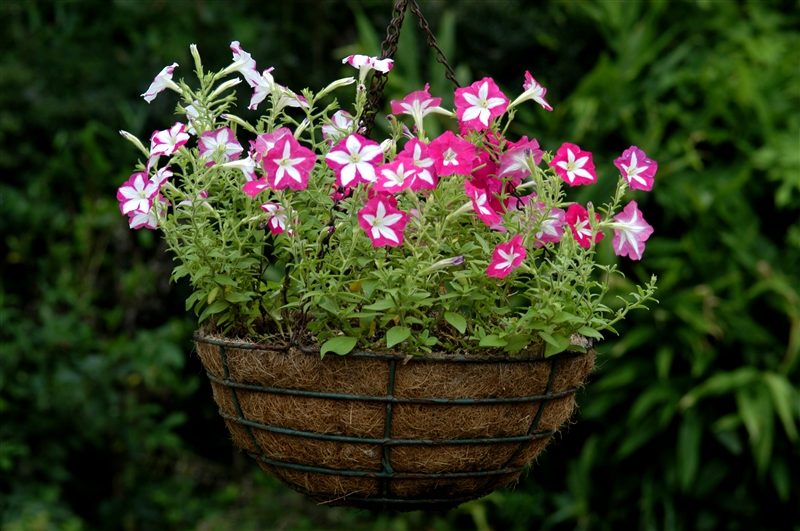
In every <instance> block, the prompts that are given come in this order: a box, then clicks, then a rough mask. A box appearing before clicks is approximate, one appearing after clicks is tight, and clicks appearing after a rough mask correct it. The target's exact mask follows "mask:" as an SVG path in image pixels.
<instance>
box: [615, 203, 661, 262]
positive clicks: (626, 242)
mask: <svg viewBox="0 0 800 531" xmlns="http://www.w3.org/2000/svg"><path fill="white" fill-rule="evenodd" d="M608 226H609V227H611V228H612V229H614V238H613V239H612V240H611V245H612V247H614V253H615V254H616V255H617V256H628V258H630V259H631V260H641V259H642V253H644V242H645V241H647V239H648V238H649V237H650V235H651V234H653V227H652V226H651V225H650V224H649V223H647V222H646V221H645V220H644V218H643V217H642V213H641V212H640V211H639V205H637V204H636V201H631V202H630V203H628V205H627V206H626V207H625V208H624V209H623V210H622V212H620V213H619V214H617V215H616V216H614V221H613V222H611V223H609V224H608Z"/></svg>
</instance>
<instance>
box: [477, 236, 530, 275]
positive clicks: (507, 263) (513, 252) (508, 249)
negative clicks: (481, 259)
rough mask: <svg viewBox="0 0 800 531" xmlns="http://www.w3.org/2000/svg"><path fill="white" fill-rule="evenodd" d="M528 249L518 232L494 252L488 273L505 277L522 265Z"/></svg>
mask: <svg viewBox="0 0 800 531" xmlns="http://www.w3.org/2000/svg"><path fill="white" fill-rule="evenodd" d="M526 255H527V251H526V250H525V246H524V245H522V237H521V236H520V235H519V234H517V235H516V236H514V237H513V238H511V241H509V242H508V243H501V244H500V245H498V246H497V247H495V249H494V252H493V253H492V261H491V262H490V263H489V267H487V268H486V275H487V276H490V277H495V278H505V277H507V276H508V275H509V273H511V271H513V270H514V269H516V268H518V267H519V266H520V265H522V262H523V261H524V260H525V256H526Z"/></svg>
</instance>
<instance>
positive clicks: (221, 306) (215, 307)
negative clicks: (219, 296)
mask: <svg viewBox="0 0 800 531" xmlns="http://www.w3.org/2000/svg"><path fill="white" fill-rule="evenodd" d="M229 306H230V304H228V302H227V301H217V302H215V303H214V304H212V305H211V306H208V307H207V308H206V309H205V310H203V313H201V314H200V318H199V319H198V321H199V322H201V323H202V322H203V321H205V320H206V319H208V317H210V316H212V315H214V314H215V313H219V312H221V311H224V310H227V309H228V307H229Z"/></svg>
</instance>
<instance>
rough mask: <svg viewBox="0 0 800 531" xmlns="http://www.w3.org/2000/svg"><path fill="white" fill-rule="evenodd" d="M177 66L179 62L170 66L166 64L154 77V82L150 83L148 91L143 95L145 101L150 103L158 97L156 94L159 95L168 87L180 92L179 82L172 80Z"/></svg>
mask: <svg viewBox="0 0 800 531" xmlns="http://www.w3.org/2000/svg"><path fill="white" fill-rule="evenodd" d="M176 66H178V63H172V64H171V65H169V66H165V67H164V68H163V69H162V70H161V72H159V73H158V75H157V76H156V77H155V79H153V82H152V83H150V86H149V87H148V88H147V91H146V92H145V93H144V94H142V95H141V96H142V97H143V98H144V101H146V102H147V103H150V102H151V101H153V100H154V99H156V96H158V94H159V93H160V92H162V91H163V90H164V89H167V88H168V89H172V90H174V91H175V92H177V93H179V94H180V92H181V88H180V87H179V86H178V85H177V83H175V82H174V81H172V72H174V71H175V67H176Z"/></svg>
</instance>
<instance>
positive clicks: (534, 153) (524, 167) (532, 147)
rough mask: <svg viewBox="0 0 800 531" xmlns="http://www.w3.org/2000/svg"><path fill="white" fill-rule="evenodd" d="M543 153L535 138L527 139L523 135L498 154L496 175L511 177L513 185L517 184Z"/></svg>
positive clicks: (536, 163)
mask: <svg viewBox="0 0 800 531" xmlns="http://www.w3.org/2000/svg"><path fill="white" fill-rule="evenodd" d="M543 154H544V152H543V151H542V150H541V149H539V142H537V141H536V139H535V138H534V139H533V140H528V137H526V136H523V137H522V138H521V139H520V140H519V141H518V142H516V143H509V144H508V148H507V150H506V152H505V153H503V154H502V155H500V170H499V172H498V174H497V176H498V177H500V178H503V179H511V182H512V183H513V184H514V186H518V185H519V183H520V182H522V179H524V178H525V177H527V176H528V175H530V174H531V172H532V171H533V167H535V166H538V165H539V163H540V162H541V161H542V155H543Z"/></svg>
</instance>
